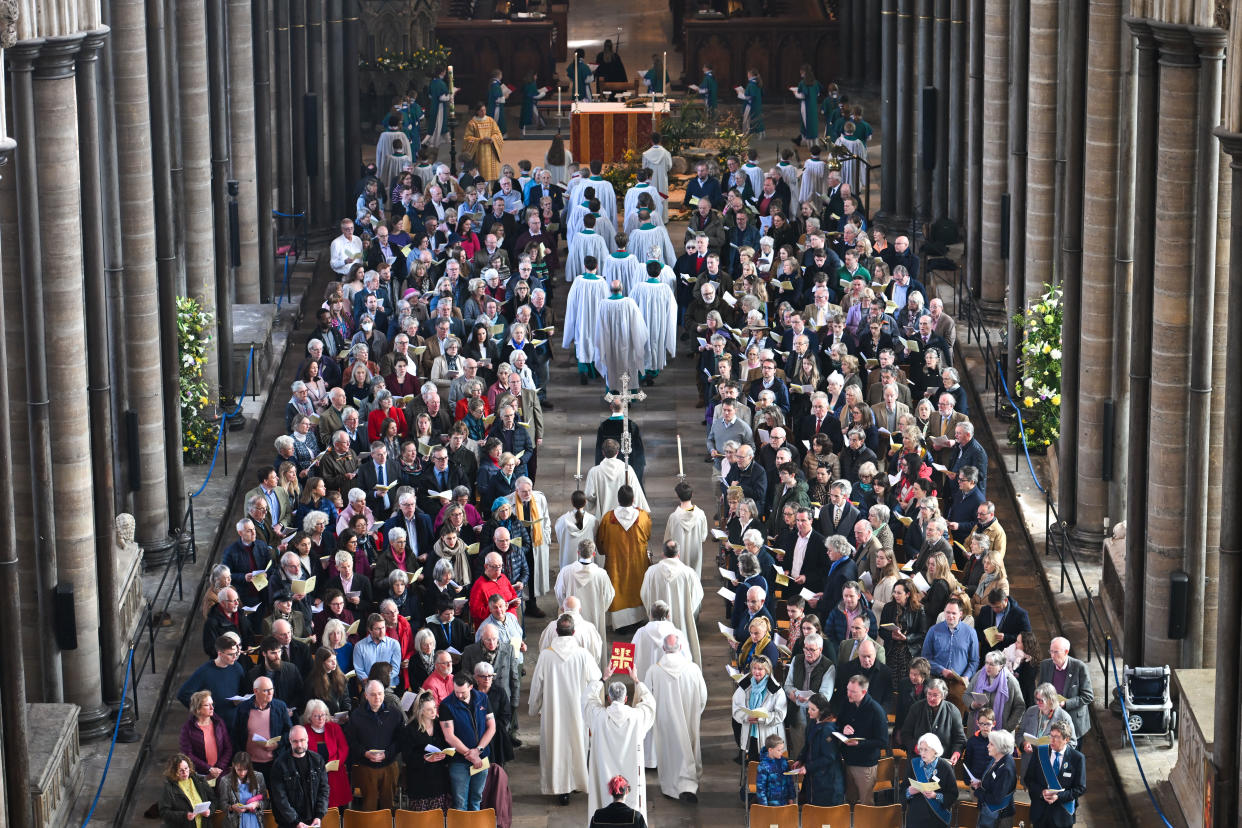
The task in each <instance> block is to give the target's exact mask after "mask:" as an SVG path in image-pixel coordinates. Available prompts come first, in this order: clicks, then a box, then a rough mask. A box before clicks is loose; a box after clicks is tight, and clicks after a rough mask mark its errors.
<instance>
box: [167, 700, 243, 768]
mask: <svg viewBox="0 0 1242 828" xmlns="http://www.w3.org/2000/svg"><path fill="white" fill-rule="evenodd" d="M221 701H222V703H224V702H223V700H221ZM229 706H232V705H231V704H230V705H229ZM179 746H180V748H181V752H182V753H183V754H185V755H186V756H188V757H189V758H190V761H191V762H192V763H193V764H194V771H195V773H197V774H200V775H202V776H205V777H207V778H208V779H215V778H217V777H219V776H220V774H222V773H224V772H225V771H226V770H227V769H228V766H229V757H231V756H232V755H233V745H232V742H231V741H230V740H229V731H228V726H227V725H226V724H225V723H224V719H222V718H221V717H220V716H217V715H216V705H215V701H214V700H213V699H212V695H211V691H210V690H199V691H198V692H197V693H195V694H194V695H193V696H191V697H190V717H189V718H188V719H186V721H185V724H183V725H182V726H181V737H180V741H179Z"/></svg>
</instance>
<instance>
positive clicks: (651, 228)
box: [630, 209, 677, 266]
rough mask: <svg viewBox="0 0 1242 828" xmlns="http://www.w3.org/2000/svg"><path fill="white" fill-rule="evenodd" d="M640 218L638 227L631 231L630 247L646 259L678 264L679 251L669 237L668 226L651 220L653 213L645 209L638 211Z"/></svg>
mask: <svg viewBox="0 0 1242 828" xmlns="http://www.w3.org/2000/svg"><path fill="white" fill-rule="evenodd" d="M638 219H639V225H638V227H637V229H635V230H634V231H633V232H632V233H630V249H631V250H634V251H636V252H637V253H639V254H640V255H642V256H643V258H645V259H659V260H660V261H661V262H662V263H664V264H666V265H670V266H671V265H674V264H676V263H677V253H676V251H675V250H674V249H673V242H672V240H671V239H670V238H669V237H668V228H667V227H665V226H664V225H663V224H656V223H654V222H653V221H651V213H650V212H649V211H647V210H645V209H644V210H639V211H638Z"/></svg>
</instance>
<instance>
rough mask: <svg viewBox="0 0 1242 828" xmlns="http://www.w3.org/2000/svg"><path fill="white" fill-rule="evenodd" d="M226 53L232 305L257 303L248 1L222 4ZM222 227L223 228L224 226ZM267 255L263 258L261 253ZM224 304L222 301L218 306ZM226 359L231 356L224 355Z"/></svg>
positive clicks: (251, 38)
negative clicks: (237, 249) (234, 188)
mask: <svg viewBox="0 0 1242 828" xmlns="http://www.w3.org/2000/svg"><path fill="white" fill-rule="evenodd" d="M227 5H228V36H229V40H228V50H229V86H228V95H229V120H230V123H231V125H232V128H231V129H230V131H229V138H230V140H231V144H232V146H231V147H230V154H231V155H232V158H233V178H234V179H235V180H236V181H237V182H238V184H239V191H238V192H239V194H238V197H237V211H238V216H239V218H240V222H239V224H240V230H239V236H240V240H241V267H240V268H238V269H237V284H236V285H234V296H233V301H235V302H237V303H238V304H242V305H253V304H257V303H258V301H259V193H258V186H257V182H256V180H255V176H256V175H257V172H256V170H255V111H254V27H253V26H252V25H251V20H250V15H251V3H250V0H227ZM225 226H226V227H227V226H228V225H225ZM265 255H266V253H265ZM222 301H223V300H222ZM223 357H224V358H225V359H231V355H230V354H224V355H223Z"/></svg>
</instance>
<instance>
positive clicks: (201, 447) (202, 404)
mask: <svg viewBox="0 0 1242 828" xmlns="http://www.w3.org/2000/svg"><path fill="white" fill-rule="evenodd" d="M213 321H214V320H213V318H212V315H211V314H210V313H208V312H207V311H205V310H203V306H202V305H200V304H199V303H198V301H197V300H194V299H190V298H189V297H186V296H179V297H177V353H178V355H179V356H180V359H181V365H180V371H179V372H178V385H179V387H180V389H181V450H182V455H183V459H184V460H185V462H186V463H206V462H207V461H209V460H210V459H211V453H212V451H213V450H214V449H215V445H216V437H217V435H216V428H215V426H214V425H212V424H211V423H210V422H208V421H207V418H206V417H205V416H204V415H203V411H204V409H206V408H207V407H208V406H209V405H210V403H211V400H210V399H209V398H208V396H207V391H208V389H207V380H205V379H204V378H203V365H205V364H206V362H207V345H208V343H210V342H211V326H212V322H213Z"/></svg>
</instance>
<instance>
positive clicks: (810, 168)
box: [798, 144, 828, 204]
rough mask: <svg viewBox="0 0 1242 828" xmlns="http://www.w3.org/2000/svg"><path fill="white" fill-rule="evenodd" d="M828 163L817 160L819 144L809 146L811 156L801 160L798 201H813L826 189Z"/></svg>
mask: <svg viewBox="0 0 1242 828" xmlns="http://www.w3.org/2000/svg"><path fill="white" fill-rule="evenodd" d="M827 182H828V165H827V164H825V163H824V162H823V161H820V160H819V144H815V145H813V146H812V147H811V157H810V158H808V159H806V161H804V162H802V182H801V185H800V187H799V189H798V203H799V204H801V203H802V202H804V201H814V200H815V198H816V197H817V196H818V195H819V194H820V193H822V192H824V190H825V189H826V186H827Z"/></svg>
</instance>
